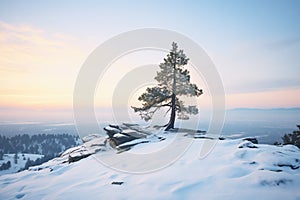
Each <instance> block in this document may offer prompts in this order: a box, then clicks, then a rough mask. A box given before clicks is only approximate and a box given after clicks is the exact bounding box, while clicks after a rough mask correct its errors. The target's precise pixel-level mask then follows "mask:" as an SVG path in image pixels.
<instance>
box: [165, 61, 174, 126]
mask: <svg viewBox="0 0 300 200" xmlns="http://www.w3.org/2000/svg"><path fill="white" fill-rule="evenodd" d="M171 106H172V110H171V116H170V121H169V124H168V126H167V128H166V129H165V131H167V130H169V129H171V128H174V123H175V118H176V55H175V59H174V65H173V85H172V100H171Z"/></svg>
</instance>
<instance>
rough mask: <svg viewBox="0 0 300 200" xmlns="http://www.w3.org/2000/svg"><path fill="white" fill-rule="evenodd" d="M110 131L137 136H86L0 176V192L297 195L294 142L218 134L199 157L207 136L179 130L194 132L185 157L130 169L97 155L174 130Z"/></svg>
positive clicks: (156, 141)
mask: <svg viewBox="0 0 300 200" xmlns="http://www.w3.org/2000/svg"><path fill="white" fill-rule="evenodd" d="M107 130H109V131H110V132H111V133H112V132H114V131H115V133H114V134H112V135H111V137H115V138H117V139H119V138H123V139H124V137H129V136H128V135H130V136H132V137H133V136H136V137H138V138H136V139H134V140H128V141H126V143H122V144H121V145H120V144H116V141H117V140H116V141H115V142H113V141H112V140H109V139H108V138H107V137H104V136H101V135H90V136H88V137H86V138H84V141H85V143H84V144H82V145H80V146H78V147H73V148H71V149H69V150H67V151H66V152H65V153H63V154H62V155H61V156H60V157H58V158H55V159H53V160H51V161H49V162H47V163H44V164H42V165H40V166H35V167H31V168H30V169H29V170H27V171H22V172H19V173H16V174H9V175H2V176H0V199H222V200H223V199H300V190H299V188H300V150H299V149H298V148H297V147H296V146H292V145H286V146H272V145H262V144H254V143H252V142H251V141H249V140H243V139H236V140H219V139H216V140H218V143H217V144H216V146H215V148H214V149H213V151H212V152H211V153H210V154H209V155H208V156H207V157H206V158H204V159H199V147H201V146H202V145H203V143H204V142H205V141H207V140H212V138H208V137H206V136H205V135H203V133H197V132H195V133H193V134H191V132H189V131H188V130H186V132H183V131H179V133H178V134H179V137H191V135H193V137H192V138H193V143H192V145H191V147H190V148H189V149H188V151H187V152H185V154H184V155H183V156H182V157H180V158H179V159H178V160H177V161H176V162H175V163H173V164H172V165H170V166H168V167H165V168H163V169H161V170H157V171H155V172H151V173H143V174H132V173H124V172H120V171H116V170H113V169H111V168H109V167H107V166H104V165H103V164H102V163H101V162H100V161H99V159H97V155H100V154H103V153H105V152H114V153H118V154H122V153H124V152H123V151H126V152H132V153H136V152H147V151H149V149H150V150H151V149H152V148H158V147H159V146H164V145H168V144H169V143H168V142H170V141H171V140H172V139H174V135H176V133H175V132H161V133H157V134H149V133H151V132H152V131H153V129H141V128H140V127H137V126H135V127H132V129H130V128H128V129H125V130H122V131H118V128H117V127H115V128H114V127H110V128H107ZM134 132H138V133H140V135H137V134H135V133H134ZM115 134H117V135H115ZM127 139H128V138H127ZM111 143H114V145H115V146H114V147H116V148H117V149H115V148H112V147H111V145H110V144H111ZM122 145H123V147H124V146H125V147H126V148H122ZM152 150H153V149H152ZM149 162H151V160H149Z"/></svg>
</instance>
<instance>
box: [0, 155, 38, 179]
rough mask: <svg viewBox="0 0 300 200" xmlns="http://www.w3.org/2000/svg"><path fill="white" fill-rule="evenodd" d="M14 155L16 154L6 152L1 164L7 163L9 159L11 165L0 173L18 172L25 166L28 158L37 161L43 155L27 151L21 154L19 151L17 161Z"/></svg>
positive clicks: (0, 161)
mask: <svg viewBox="0 0 300 200" xmlns="http://www.w3.org/2000/svg"><path fill="white" fill-rule="evenodd" d="M14 156H15V154H4V156H3V160H0V166H1V165H2V163H7V162H8V161H10V163H11V167H10V168H9V169H7V170H2V171H0V175H3V174H10V173H15V172H18V171H19V170H21V169H23V168H24V167H25V164H26V162H27V159H28V158H29V159H30V160H32V161H35V160H36V159H38V158H42V157H43V155H39V154H27V153H24V154H20V153H19V154H18V159H17V163H15V162H14Z"/></svg>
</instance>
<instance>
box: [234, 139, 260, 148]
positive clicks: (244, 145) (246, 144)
mask: <svg viewBox="0 0 300 200" xmlns="http://www.w3.org/2000/svg"><path fill="white" fill-rule="evenodd" d="M239 148H258V147H257V146H255V145H254V144H253V143H252V142H250V141H247V140H244V142H242V143H241V144H240V145H239Z"/></svg>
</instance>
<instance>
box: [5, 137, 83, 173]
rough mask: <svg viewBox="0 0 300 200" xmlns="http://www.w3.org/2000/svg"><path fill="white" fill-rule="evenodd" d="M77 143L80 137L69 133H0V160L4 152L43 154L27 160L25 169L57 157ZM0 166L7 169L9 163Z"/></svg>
mask: <svg viewBox="0 0 300 200" xmlns="http://www.w3.org/2000/svg"><path fill="white" fill-rule="evenodd" d="M79 143H80V139H79V137H78V136H74V135H69V134H39V135H33V136H29V135H27V134H24V135H16V136H13V137H6V136H2V135H0V160H2V159H3V155H4V154H15V155H16V156H17V155H18V154H23V153H28V154H40V155H43V157H42V158H40V159H38V160H36V161H32V160H27V162H26V165H25V169H27V168H28V167H30V166H33V165H38V164H41V163H43V162H46V161H48V160H50V159H52V158H54V157H57V156H59V154H60V153H62V152H63V151H65V150H67V149H69V148H71V147H74V146H76V145H78V144H79ZM1 167H2V168H4V169H7V168H9V167H10V163H9V164H8V163H7V166H1ZM4 169H2V170H4ZM0 170H1V169H0Z"/></svg>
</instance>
